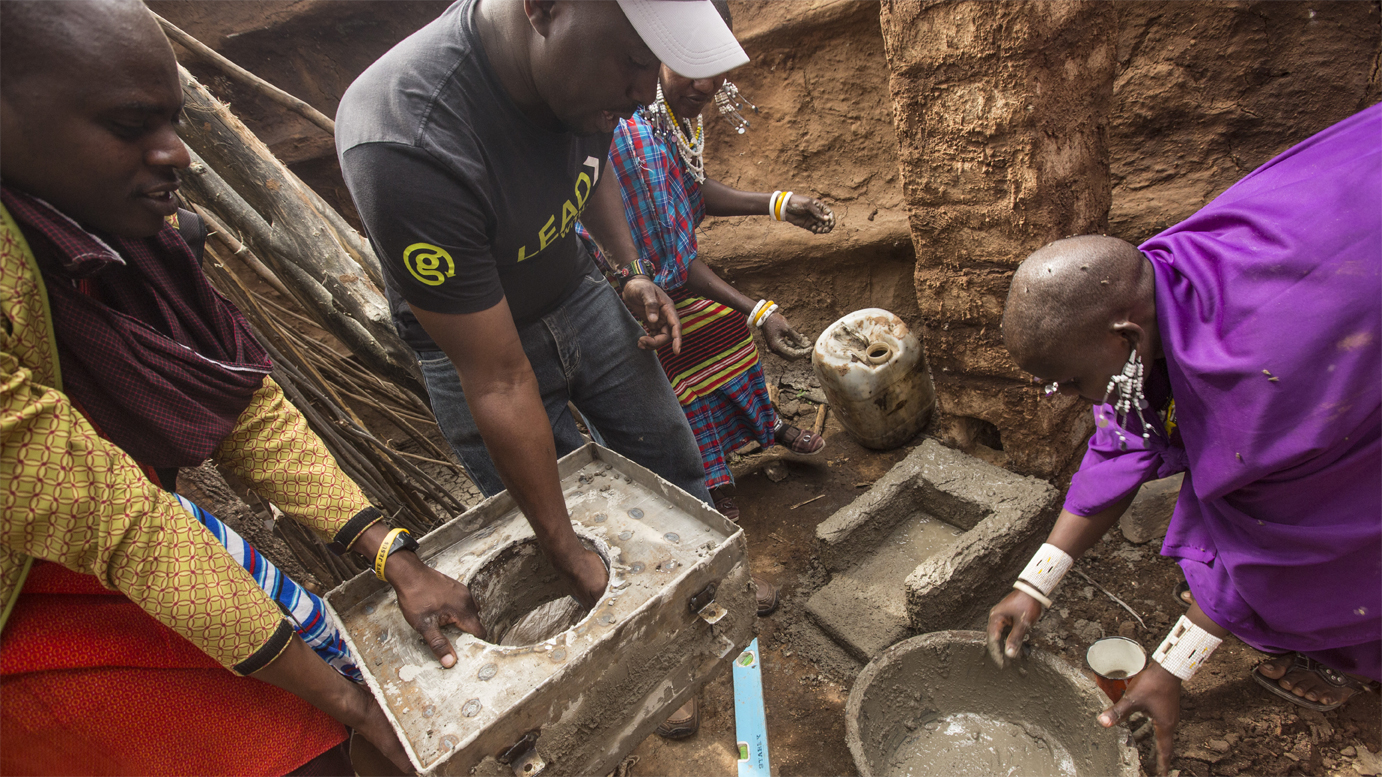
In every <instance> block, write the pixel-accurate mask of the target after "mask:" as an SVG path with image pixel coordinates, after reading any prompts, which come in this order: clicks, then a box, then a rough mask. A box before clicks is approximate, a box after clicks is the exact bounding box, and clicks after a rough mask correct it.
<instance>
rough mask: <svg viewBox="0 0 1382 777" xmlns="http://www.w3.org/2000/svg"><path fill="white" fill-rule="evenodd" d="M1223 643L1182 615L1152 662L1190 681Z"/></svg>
mask: <svg viewBox="0 0 1382 777" xmlns="http://www.w3.org/2000/svg"><path fill="white" fill-rule="evenodd" d="M1222 642H1223V640H1222V639H1219V638H1218V637H1216V636H1214V635H1213V634H1210V633H1209V632H1207V631H1205V630H1204V629H1202V628H1200V627H1199V626H1196V625H1195V624H1194V622H1192V621H1191V620H1190V619H1189V618H1187V617H1185V616H1184V615H1182V616H1180V620H1178V621H1176V625H1175V626H1173V627H1172V628H1171V633H1169V634H1167V635H1166V639H1164V640H1162V643H1161V647H1159V648H1157V649H1156V652H1155V653H1153V654H1152V660H1153V661H1155V662H1157V663H1158V664H1161V666H1162V668H1163V669H1165V670H1166V671H1168V672H1170V673H1171V674H1173V675H1175V676H1176V677H1179V678H1180V679H1181V680H1182V681H1184V680H1189V679H1190V678H1191V677H1193V676H1194V675H1195V671H1196V670H1197V669H1199V668H1200V667H1201V666H1202V665H1204V662H1205V659H1207V658H1209V654H1210V653H1213V652H1214V649H1215V648H1217V647H1219V645H1220V643H1222Z"/></svg>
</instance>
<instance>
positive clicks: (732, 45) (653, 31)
mask: <svg viewBox="0 0 1382 777" xmlns="http://www.w3.org/2000/svg"><path fill="white" fill-rule="evenodd" d="M619 7H620V8H622V9H623V11H624V15H625V16H627V17H628V19H629V23H630V24H632V25H633V28H634V30H636V31H637V32H638V36H639V37H640V38H642V39H643V42H644V43H646V44H647V45H648V48H650V49H652V52H653V53H654V54H656V55H657V58H658V59H660V60H662V64H664V65H666V66H667V67H669V68H671V69H672V72H674V73H677V74H678V75H682V76H685V77H687V78H709V77H711V76H717V75H719V74H721V73H726V72H728V71H730V70H733V69H734V68H736V67H739V66H740V65H742V64H745V63H747V62H748V61H749V55H748V54H745V53H744V49H743V47H742V46H740V45H739V41H737V40H735V38H734V33H732V32H730V30H729V25H727V24H725V20H724V19H722V18H720V12H719V11H716V10H715V6H713V5H711V3H710V0H619Z"/></svg>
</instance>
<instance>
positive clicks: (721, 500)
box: [710, 491, 739, 523]
mask: <svg viewBox="0 0 1382 777" xmlns="http://www.w3.org/2000/svg"><path fill="white" fill-rule="evenodd" d="M710 498H711V499H713V500H714V501H715V509H716V510H718V511H719V513H720V515H723V516H724V517H725V518H728V519H729V520H730V522H732V523H738V522H739V505H737V504H735V503H734V499H733V498H732V497H728V496H716V495H715V492H713V491H712V492H711V494H710Z"/></svg>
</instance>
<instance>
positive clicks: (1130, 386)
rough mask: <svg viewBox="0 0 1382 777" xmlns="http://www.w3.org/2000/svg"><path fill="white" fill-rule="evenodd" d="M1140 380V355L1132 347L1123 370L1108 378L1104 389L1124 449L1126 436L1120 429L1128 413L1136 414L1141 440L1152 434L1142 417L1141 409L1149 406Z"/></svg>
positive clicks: (1141, 371)
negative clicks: (1140, 426) (1111, 407)
mask: <svg viewBox="0 0 1382 777" xmlns="http://www.w3.org/2000/svg"><path fill="white" fill-rule="evenodd" d="M1142 381H1143V370H1142V357H1141V356H1139V355H1138V353H1137V349H1136V348H1133V349H1132V353H1131V354H1129V355H1128V361H1127V363H1126V364H1124V365H1123V371H1122V372H1121V373H1119V374H1118V375H1114V376H1113V377H1112V378H1110V379H1109V382H1108V388H1107V389H1105V390H1104V401H1105V402H1107V403H1108V404H1110V405H1113V412H1114V419H1115V420H1116V421H1117V422H1118V426H1119V427H1120V429H1119V431H1118V432H1117V434H1118V441H1119V443H1120V444H1121V446H1122V448H1123V449H1124V450H1127V447H1128V438H1127V437H1126V436H1124V435H1123V432H1122V429H1123V428H1126V427H1127V421H1128V416H1129V414H1131V413H1135V414H1137V420H1138V421H1139V422H1140V423H1141V424H1142V439H1143V440H1149V439H1151V436H1152V433H1151V427H1150V426H1148V424H1147V421H1146V419H1144V418H1143V417H1142V411H1143V410H1144V409H1146V408H1148V407H1150V405H1149V404H1148V402H1147V398H1146V397H1144V396H1143V395H1142Z"/></svg>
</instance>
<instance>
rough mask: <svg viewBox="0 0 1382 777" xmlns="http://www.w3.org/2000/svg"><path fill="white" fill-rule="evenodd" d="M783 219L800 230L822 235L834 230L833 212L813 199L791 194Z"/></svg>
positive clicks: (827, 206)
mask: <svg viewBox="0 0 1382 777" xmlns="http://www.w3.org/2000/svg"><path fill="white" fill-rule="evenodd" d="M783 217H784V218H785V219H787V221H790V222H792V223H793V224H796V225H797V226H799V227H801V228H802V229H809V230H811V231H812V232H815V233H816V234H817V235H824V234H825V233H827V232H829V231H830V230H832V229H834V228H835V212H834V211H832V210H831V209H830V206H829V205H826V204H825V203H823V202H821V201H820V200H818V199H816V198H815V197H806V196H804V195H800V194H793V195H792V197H791V199H789V200H787V207H786V213H784V214H783Z"/></svg>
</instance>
